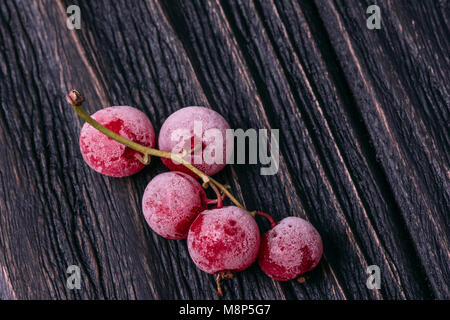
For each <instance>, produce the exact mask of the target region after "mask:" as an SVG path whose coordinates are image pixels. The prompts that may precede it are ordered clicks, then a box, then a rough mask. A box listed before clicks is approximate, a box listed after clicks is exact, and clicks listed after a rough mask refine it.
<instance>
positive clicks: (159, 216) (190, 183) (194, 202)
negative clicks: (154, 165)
mask: <svg viewBox="0 0 450 320" xmlns="http://www.w3.org/2000/svg"><path fill="white" fill-rule="evenodd" d="M205 209H207V206H206V194H205V191H204V190H203V188H202V186H201V185H200V183H199V182H198V181H197V180H195V179H194V178H192V177H191V176H189V175H187V174H185V173H183V172H179V171H171V172H165V173H161V174H159V175H157V176H156V177H154V178H153V179H152V180H151V181H150V183H149V184H148V185H147V188H146V189H145V192H144V196H143V198H142V211H143V213H144V217H145V220H146V221H147V223H148V225H149V226H150V228H152V229H153V231H155V232H156V233H157V234H159V235H161V236H163V237H164V238H167V239H184V238H186V237H187V234H188V231H189V227H190V225H191V224H192V222H193V221H194V219H195V218H196V217H197V215H198V214H199V213H200V212H202V211H203V210H205Z"/></svg>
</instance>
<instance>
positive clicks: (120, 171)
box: [80, 106, 155, 177]
mask: <svg viewBox="0 0 450 320" xmlns="http://www.w3.org/2000/svg"><path fill="white" fill-rule="evenodd" d="M92 118H94V119H95V120H97V121H98V122H99V123H100V124H102V125H104V126H106V127H107V128H108V129H111V130H113V131H115V130H114V128H118V129H120V130H118V131H117V132H116V131H115V132H116V133H117V134H119V135H121V136H123V137H125V138H127V139H129V140H133V141H135V142H139V143H140V144H142V145H144V146H147V147H154V145H155V131H154V129H153V125H152V123H151V122H150V120H149V119H148V117H147V116H146V115H145V114H144V113H143V112H142V111H140V110H138V109H136V108H133V107H129V106H113V107H108V108H105V109H101V110H99V111H97V112H96V113H94V114H93V115H92ZM125 148H126V147H125V146H124V145H122V144H120V143H118V142H116V141H114V140H112V139H110V138H108V137H107V136H105V135H104V134H103V133H101V132H100V131H98V130H97V129H95V128H94V127H92V126H91V125H90V124H88V123H85V124H84V125H83V128H82V129H81V133H80V149H81V153H82V155H83V158H84V160H85V161H86V163H87V164H88V165H89V166H90V167H91V168H92V169H94V170H95V171H97V172H100V173H102V174H105V175H109V176H114V177H123V176H128V175H132V174H134V173H136V172H138V171H139V170H141V169H142V168H143V167H144V166H143V165H142V164H141V163H140V162H139V161H138V160H137V159H134V158H131V159H129V158H125V157H123V155H124V152H125Z"/></svg>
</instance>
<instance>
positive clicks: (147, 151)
mask: <svg viewBox="0 0 450 320" xmlns="http://www.w3.org/2000/svg"><path fill="white" fill-rule="evenodd" d="M70 94H74V95H79V97H78V98H79V99H80V101H79V102H77V101H76V99H72V100H70V98H69V96H68V100H69V101H70V102H71V104H72V107H73V109H74V110H75V112H76V113H77V114H78V115H79V116H80V118H81V119H83V120H84V121H86V122H87V123H89V124H90V125H91V126H93V127H94V128H95V129H97V130H98V131H100V132H102V133H103V134H104V135H106V136H107V137H109V138H111V139H113V140H115V141H117V142H119V143H121V144H123V145H124V146H127V147H129V148H131V149H133V150H135V151H137V152H140V153H142V154H143V155H144V157H145V156H147V155H148V156H156V157H160V158H167V159H172V160H173V161H176V162H179V163H181V164H182V165H184V166H185V167H186V168H188V169H189V170H191V171H192V172H194V173H195V174H196V175H198V176H199V177H200V178H201V179H202V181H203V187H204V188H206V187H208V185H209V184H214V185H215V186H216V187H217V188H219V189H220V190H221V191H222V192H223V193H224V194H226V195H227V197H228V198H230V200H231V201H232V202H233V203H234V204H235V205H236V206H238V207H239V208H241V209H244V210H246V209H245V208H244V206H243V205H242V204H241V203H240V202H239V201H238V200H237V199H236V198H235V197H234V196H233V195H232V194H231V192H229V191H228V189H227V188H226V187H225V186H224V185H223V184H221V183H219V182H218V181H216V180H215V179H213V178H211V177H210V176H208V175H207V174H206V173H204V172H203V171H201V170H199V169H197V168H196V167H194V166H193V165H192V164H190V163H189V162H188V161H186V160H184V159H183V157H184V156H185V153H181V154H175V153H171V152H167V151H162V150H158V149H153V148H149V147H145V146H143V145H141V144H139V143H136V142H134V141H131V140H128V139H127V138H124V137H122V136H121V135H118V134H117V133H115V132H114V131H111V130H109V129H108V128H106V127H104V126H103V125H101V124H100V123H99V122H98V121H96V120H95V119H93V118H92V117H91V116H90V115H89V114H88V113H86V111H85V110H84V109H83V108H82V107H81V103H82V102H83V99H82V97H81V95H80V93H79V92H77V91H74V90H72V91H71V92H70V93H69V95H70ZM246 211H247V210H246ZM249 213H250V214H251V215H252V216H255V215H254V213H252V212H249Z"/></svg>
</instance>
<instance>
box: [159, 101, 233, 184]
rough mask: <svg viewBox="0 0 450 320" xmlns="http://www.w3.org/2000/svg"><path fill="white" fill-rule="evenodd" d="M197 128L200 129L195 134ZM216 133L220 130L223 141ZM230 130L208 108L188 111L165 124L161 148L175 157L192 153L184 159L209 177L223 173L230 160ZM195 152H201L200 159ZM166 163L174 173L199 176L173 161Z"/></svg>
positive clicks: (166, 160)
mask: <svg viewBox="0 0 450 320" xmlns="http://www.w3.org/2000/svg"><path fill="white" fill-rule="evenodd" d="M194 125H196V126H197V129H196V130H195V132H194ZM212 129H213V130H214V129H216V130H215V132H216V133H217V134H219V135H220V137H221V138H220V139H217V138H216V136H215V133H214V131H213V130H212ZM227 129H230V126H229V124H228V123H227V121H226V120H225V119H224V118H223V117H222V116H221V115H220V114H218V113H217V112H215V111H214V110H211V109H208V108H205V107H186V108H183V109H180V110H178V111H176V112H174V113H173V114H171V115H170V116H169V117H168V118H167V119H166V121H165V122H164V123H163V125H162V127H161V131H160V133H159V138H158V146H159V149H160V150H163V151H168V152H173V153H180V152H182V151H183V150H186V151H188V152H191V151H192V152H191V153H189V154H188V155H186V156H185V158H184V159H185V160H187V161H190V163H191V164H193V165H194V166H195V167H197V168H198V169H200V170H201V171H203V172H204V173H206V174H207V175H213V174H215V173H217V172H219V171H220V170H222V169H223V168H224V167H225V165H226V162H227V160H228V155H227V152H226V130H227ZM194 137H195V138H194ZM193 149H198V150H199V151H197V154H198V156H195V151H193ZM229 150H232V146H229ZM162 161H163V163H164V164H165V165H166V167H167V168H169V169H170V170H176V171H182V172H185V173H187V174H189V175H192V176H195V174H194V173H192V171H191V170H189V169H187V168H186V167H185V166H183V165H181V164H179V163H175V162H173V161H172V160H171V159H162Z"/></svg>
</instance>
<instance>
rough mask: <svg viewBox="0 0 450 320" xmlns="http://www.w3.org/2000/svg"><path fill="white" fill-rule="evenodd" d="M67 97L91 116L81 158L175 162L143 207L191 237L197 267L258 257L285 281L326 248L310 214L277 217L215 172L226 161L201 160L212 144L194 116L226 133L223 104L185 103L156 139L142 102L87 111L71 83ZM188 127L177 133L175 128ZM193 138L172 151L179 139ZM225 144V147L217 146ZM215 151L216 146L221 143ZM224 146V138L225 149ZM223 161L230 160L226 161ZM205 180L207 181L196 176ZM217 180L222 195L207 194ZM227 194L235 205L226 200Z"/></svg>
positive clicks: (113, 166)
mask: <svg viewBox="0 0 450 320" xmlns="http://www.w3.org/2000/svg"><path fill="white" fill-rule="evenodd" d="M67 100H68V102H69V103H71V104H72V106H73V108H74V109H75V111H76V112H77V114H78V115H79V116H80V117H81V118H83V119H84V120H85V121H86V123H85V124H84V126H83V128H82V129H81V135H80V149H81V153H82V155H83V159H84V160H85V161H86V163H87V164H88V165H89V166H90V167H91V168H92V169H94V170H95V171H97V172H99V173H101V174H104V175H107V176H112V177H125V176H130V175H132V174H135V173H137V172H138V171H140V170H141V169H143V168H144V167H145V165H147V164H149V163H150V156H159V157H161V158H162V161H163V163H164V164H165V165H166V166H167V167H168V168H169V169H170V170H171V171H170V172H165V173H161V174H159V175H157V176H156V177H154V178H153V179H152V180H151V181H150V183H149V184H148V185H147V187H146V189H145V192H144V195H143V198H142V211H143V214H144V217H145V220H146V221H147V223H148V225H149V226H150V228H152V229H153V231H155V232H156V233H157V234H159V235H161V236H162V237H164V238H166V239H185V238H187V244H188V250H189V254H190V256H191V258H192V260H193V261H194V263H195V264H196V265H197V267H198V268H200V269H201V270H203V271H204V272H207V273H211V274H216V275H217V278H216V281H217V287H218V293H219V295H222V291H221V288H220V281H221V279H224V278H230V277H231V276H232V275H233V273H234V272H238V271H241V270H244V269H246V268H247V267H249V266H250V265H251V264H253V262H254V261H255V260H256V259H258V262H259V265H260V266H261V268H262V270H263V271H264V272H265V273H266V274H267V275H268V276H270V277H272V278H273V279H275V280H279V281H287V280H292V279H294V278H297V277H299V276H300V275H301V274H303V273H305V272H307V271H309V270H311V269H313V268H314V267H315V266H316V265H317V264H318V263H319V260H320V258H321V256H322V240H321V237H320V235H319V233H318V232H317V230H316V229H315V228H314V227H313V226H312V225H311V224H310V223H309V222H308V221H306V220H304V219H301V218H298V217H288V218H285V219H283V220H281V221H280V222H278V223H276V222H275V221H274V220H273V219H272V218H271V217H270V215H268V214H266V213H263V212H259V211H253V212H249V211H247V210H246V209H245V208H244V207H243V206H242V205H241V204H240V203H239V202H238V201H237V200H236V199H235V198H234V197H233V196H232V194H231V193H230V192H229V190H228V189H229V187H228V186H224V185H222V184H220V183H219V182H217V181H216V180H215V179H213V178H211V177H210V176H211V175H213V174H215V173H217V172H219V171H220V170H222V169H223V168H224V167H225V163H222V164H217V163H213V164H208V163H206V162H205V161H198V159H197V161H195V164H192V163H194V161H193V160H194V159H193V157H194V152H192V151H193V150H196V149H199V148H200V149H201V150H204V149H206V148H208V145H209V144H211V143H213V142H214V141H212V140H211V139H209V138H207V137H205V136H203V137H195V136H194V122H197V123H200V124H201V125H202V128H203V129H204V130H207V129H211V128H212V129H216V130H219V131H220V132H221V133H222V134H223V136H225V131H226V130H227V129H229V128H230V126H229V125H228V123H227V121H226V120H225V119H224V118H223V117H222V116H221V115H220V114H218V113H217V112H215V111H213V110H211V109H208V108H204V107H186V108H183V109H180V110H178V111H177V112H175V113H173V114H172V115H171V116H170V117H169V118H168V119H167V120H166V121H165V122H164V124H163V125H162V128H161V130H160V133H159V138H158V146H159V149H154V146H155V131H154V129H153V125H152V123H151V122H150V120H149V119H148V117H147V116H146V115H145V114H144V113H143V112H141V111H139V110H137V109H136V108H133V107H129V106H114V107H109V108H105V109H101V110H99V111H97V112H96V113H94V114H93V115H92V116H89V115H88V114H87V113H86V112H85V111H84V110H83V109H82V107H81V104H82V102H83V98H82V96H81V94H80V93H79V92H78V91H75V90H72V91H71V92H70V93H69V94H68V96H67ZM180 129H181V130H184V132H190V134H191V135H190V136H189V135H186V134H183V136H182V137H180V139H182V140H183V141H177V139H173V138H174V132H176V130H180ZM180 143H181V145H185V146H187V148H184V150H183V151H182V152H180V153H172V152H171V151H172V150H174V147H175V146H176V144H180ZM219 149H220V148H219ZM216 151H217V150H216ZM222 151H223V153H224V156H225V154H226V148H225V144H224V145H223V149H222ZM224 162H225V161H224ZM199 179H200V180H201V181H202V182H203V185H202V184H200V183H199V181H198V180H199ZM207 187H211V188H212V189H213V190H214V191H215V193H216V195H217V199H214V200H212V199H208V198H207V196H206V193H205V191H204V188H207ZM226 197H228V198H229V199H230V200H231V201H232V202H233V203H234V204H235V206H223V200H224V199H225V198H226ZM255 215H261V216H264V217H265V218H267V219H268V220H269V222H270V224H271V227H270V230H269V231H268V232H267V233H266V234H264V236H263V237H262V239H260V231H259V228H258V226H257V224H256V222H255V219H254V217H255Z"/></svg>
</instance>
